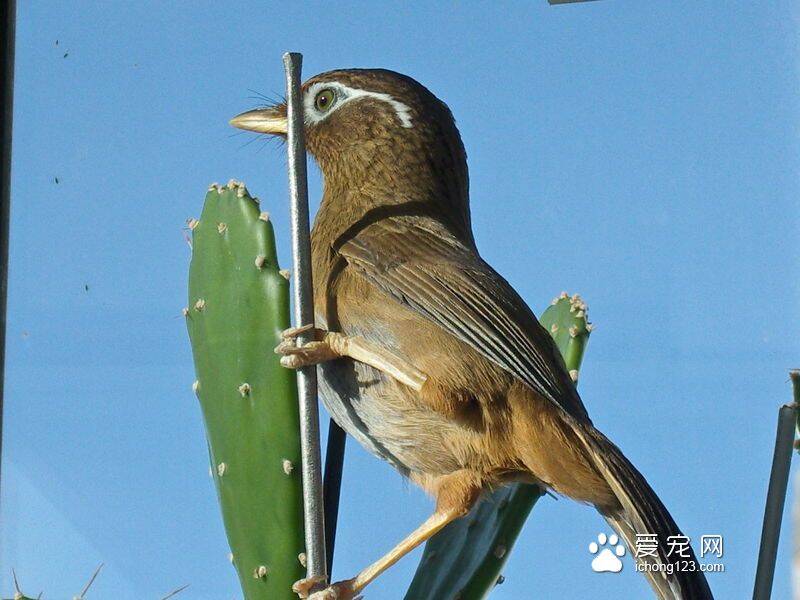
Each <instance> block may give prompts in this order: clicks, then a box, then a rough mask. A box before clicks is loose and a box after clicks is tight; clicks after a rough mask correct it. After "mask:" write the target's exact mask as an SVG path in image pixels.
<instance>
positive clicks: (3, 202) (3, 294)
mask: <svg viewBox="0 0 800 600" xmlns="http://www.w3.org/2000/svg"><path fill="white" fill-rule="evenodd" d="M0 18H2V23H0V27H2V28H3V31H2V34H3V35H2V39H4V40H5V42H4V43H3V45H4V48H3V59H2V73H1V74H0V77H1V78H2V81H3V84H2V85H3V125H2V127H3V134H2V135H3V150H2V152H3V158H2V160H3V165H2V175H0V177H2V179H0V453H1V451H2V445H3V398H4V382H5V362H6V304H7V299H8V229H9V225H8V224H9V220H10V218H11V124H12V122H13V119H12V114H13V106H14V38H15V35H14V33H15V30H16V22H17V3H16V1H15V0H8V1H7V2H3V8H2V15H0ZM0 462H2V461H0ZM1 480H2V478H0V481H1Z"/></svg>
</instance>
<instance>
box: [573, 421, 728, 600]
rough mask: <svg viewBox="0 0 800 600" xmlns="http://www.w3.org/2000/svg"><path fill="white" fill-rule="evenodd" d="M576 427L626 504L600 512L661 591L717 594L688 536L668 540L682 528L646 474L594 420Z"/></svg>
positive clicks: (707, 598) (697, 596)
mask: <svg viewBox="0 0 800 600" xmlns="http://www.w3.org/2000/svg"><path fill="white" fill-rule="evenodd" d="M575 431H576V433H577V434H578V437H579V438H581V439H582V441H583V443H584V444H585V446H586V450H587V454H588V456H589V458H590V460H591V462H592V463H593V464H594V466H595V468H596V469H597V471H598V472H599V473H600V474H601V475H602V476H603V478H604V479H605V480H606V482H607V483H608V485H609V487H610V488H611V490H612V491H613V493H614V495H615V496H616V497H617V499H618V500H619V504H620V506H621V510H620V509H617V510H615V511H607V510H605V511H601V512H603V513H604V514H603V516H604V517H605V518H606V521H608V523H609V525H611V527H613V528H614V530H615V531H616V532H617V533H618V534H619V536H620V537H621V538H622V539H624V540H625V542H626V543H627V545H628V548H629V549H630V551H631V554H632V555H633V556H634V558H635V559H636V564H637V570H640V571H641V572H643V573H644V575H645V576H646V577H647V579H648V581H649V583H650V585H651V586H652V587H653V590H654V591H655V593H656V595H657V597H658V598H659V599H662V600H713V596H712V594H711V589H710V588H709V587H708V582H707V581H706V578H705V575H704V574H703V572H702V571H701V570H700V563H699V562H698V561H697V558H696V557H695V554H694V552H693V551H692V548H691V546H690V545H689V544H688V543H687V542H688V539H686V538H682V537H681V538H672V541H673V545H670V544H669V538H670V536H683V534H682V533H681V531H680V529H679V528H678V526H677V525H676V524H675V521H674V520H673V519H672V516H671V515H670V514H669V511H667V509H666V508H665V506H664V505H663V504H662V502H661V500H659V498H658V496H656V493H655V492H654V491H653V490H652V488H651V487H650V485H649V484H648V483H647V481H646V480H645V478H644V477H643V476H642V474H641V473H639V471H637V470H636V467H634V466H633V465H632V464H631V462H630V461H629V460H628V459H627V458H625V455H624V454H622V451H621V450H620V449H619V448H617V447H616V446H615V445H614V444H613V443H612V442H611V441H610V440H609V439H608V438H606V436H604V435H603V434H602V433H601V432H599V431H598V430H597V429H595V428H594V427H592V426H591V425H588V426H587V425H576V427H575ZM637 536H639V537H638V538H637ZM642 536H652V537H642ZM647 540H651V541H652V540H657V544H647V545H646V546H645V541H647ZM637 542H639V543H638V544H637Z"/></svg>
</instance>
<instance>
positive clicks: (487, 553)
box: [405, 293, 591, 600]
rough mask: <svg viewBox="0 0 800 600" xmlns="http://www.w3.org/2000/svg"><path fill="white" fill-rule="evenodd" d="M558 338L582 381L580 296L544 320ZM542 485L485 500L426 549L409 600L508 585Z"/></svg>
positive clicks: (465, 599)
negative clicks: (505, 573) (514, 553)
mask: <svg viewBox="0 0 800 600" xmlns="http://www.w3.org/2000/svg"><path fill="white" fill-rule="evenodd" d="M539 321H540V322H541V324H542V325H543V326H544V327H545V329H547V330H548V331H549V332H550V334H551V335H552V336H553V339H554V340H555V342H556V345H557V346H558V349H559V350H560V351H561V354H562V356H563V357H564V362H565V363H566V366H567V369H569V372H570V375H571V376H572V379H573V381H575V382H577V380H578V370H579V369H580V364H581V360H582V359H583V352H584V350H585V348H586V342H587V341H588V339H589V333H590V332H591V325H590V324H589V322H588V319H587V307H586V304H585V303H584V302H583V301H582V300H581V298H580V296H578V295H577V294H576V295H574V296H569V295H567V294H566V293H562V294H561V296H559V297H558V298H556V299H555V300H553V303H552V305H551V306H550V307H549V308H548V309H547V310H546V311H545V312H544V313H543V314H542V316H541V318H540V319H539ZM541 495H542V490H541V488H539V487H538V486H536V485H530V484H522V483H518V484H513V485H509V486H506V487H503V488H500V489H498V490H495V491H494V492H493V493H491V494H489V495H487V496H486V497H484V498H483V499H482V500H481V501H480V503H479V504H478V505H477V506H476V507H475V508H473V510H472V511H471V512H470V513H469V514H468V515H467V516H466V517H464V518H462V519H459V520H458V521H455V522H453V523H451V524H450V525H448V526H447V527H446V528H445V529H443V530H442V531H441V532H439V533H438V534H437V535H435V536H434V537H433V538H431V539H430V540H429V541H428V543H427V544H426V545H425V551H424V553H423V555H422V560H421V561H420V564H419V567H417V572H416V574H415V575H414V579H413V581H412V582H411V586H410V587H409V589H408V592H407V593H406V595H405V600H436V599H438V598H457V599H458V600H480V599H482V598H486V597H487V596H488V595H489V593H490V592H491V591H492V589H493V588H494V586H495V585H497V584H498V583H502V576H501V574H500V573H501V571H502V569H503V567H504V566H505V564H506V561H507V560H508V556H509V554H510V552H511V548H512V547H513V545H514V542H515V541H516V539H517V537H518V536H519V533H520V531H521V530H522V526H523V525H524V524H525V520H526V519H527V517H528V514H529V513H530V512H531V509H532V508H533V505H534V504H535V503H536V501H537V500H538V499H539V497H540V496H541Z"/></svg>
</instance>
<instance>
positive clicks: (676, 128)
mask: <svg viewBox="0 0 800 600" xmlns="http://www.w3.org/2000/svg"><path fill="white" fill-rule="evenodd" d="M295 4H298V6H296V7H295V8H294V9H293V12H292V14H289V13H288V12H287V9H286V6H287V4H286V3H266V2H228V3H211V2H202V3H189V2H171V3H162V2H152V1H151V2H136V3H122V2H112V3H90V2H75V3H52V2H43V1H38V0H30V1H26V2H20V3H19V5H20V6H19V19H18V30H17V44H18V50H17V74H16V101H15V102H16V105H15V125H14V127H15V129H14V136H15V137H14V165H13V203H14V204H13V216H12V223H11V235H12V245H11V276H10V298H9V316H8V319H9V320H8V328H9V329H8V365H7V384H6V385H7V387H6V391H7V405H6V414H5V417H6V423H5V440H4V452H3V470H2V474H3V478H4V480H3V485H2V493H3V496H2V522H3V527H2V538H0V542H1V543H0V585H2V591H3V593H4V594H9V593H10V592H11V591H12V585H11V581H10V568H11V567H12V566H13V567H15V568H16V570H17V573H18V574H19V576H20V578H21V581H22V583H23V585H24V586H25V588H26V589H27V591H28V593H29V594H31V593H38V591H39V590H42V589H43V590H45V591H46V595H45V597H46V598H54V599H57V598H66V597H71V596H72V595H74V594H76V593H77V592H78V591H79V590H80V588H81V587H82V585H83V583H84V582H85V580H86V579H87V578H88V577H89V575H90V574H91V572H92V570H93V569H94V567H95V566H96V565H97V564H98V563H100V562H105V563H106V568H105V571H104V572H103V574H102V575H101V576H100V577H99V578H98V580H97V582H96V584H95V587H94V588H93V591H92V594H93V595H91V596H90V597H94V598H115V599H118V600H128V599H131V600H132V599H134V598H135V599H141V598H157V597H160V596H159V594H162V595H163V594H165V593H166V592H167V591H169V590H170V589H172V588H174V587H177V586H178V585H181V584H184V583H190V584H191V587H190V588H189V590H187V591H186V592H184V596H183V597H185V598H188V599H199V600H218V599H220V598H232V597H238V594H239V592H238V588H237V583H236V580H235V577H234V574H233V572H232V569H231V566H230V564H229V563H228V560H227V552H228V549H227V546H226V542H225V538H224V532H223V530H222V526H221V520H220V517H219V511H218V508H217V505H216V499H215V496H214V491H213V488H212V484H211V481H210V479H209V478H208V475H207V469H208V465H207V454H206V450H205V441H204V437H203V429H202V423H201V418H200V412H199V408H198V406H197V403H196V400H195V398H194V396H193V394H192V393H191V382H192V381H193V380H194V374H193V367H192V361H191V354H190V348H189V344H188V339H187V335H186V331H185V328H184V323H183V320H182V318H181V316H180V310H181V307H182V306H183V305H184V303H185V296H186V292H185V290H186V275H187V268H188V260H189V249H188V247H187V245H186V243H185V241H184V232H183V231H182V227H183V224H184V221H185V219H186V218H187V217H189V216H197V215H198V214H199V212H200V209H201V203H202V198H203V196H204V193H205V188H206V186H207V184H208V183H209V182H211V181H227V179H229V178H231V177H236V178H239V179H243V180H244V181H246V182H247V183H248V185H249V187H250V188H251V189H252V190H253V192H254V193H256V194H257V195H258V196H260V197H261V198H262V201H263V202H264V203H265V204H266V205H267V206H268V210H269V211H270V212H271V214H272V216H273V220H274V222H275V223H276V226H277V228H278V230H279V243H280V250H281V257H282V261H283V263H284V265H287V264H288V262H289V246H288V235H287V232H288V230H287V226H288V216H287V209H286V175H285V164H286V160H285V157H284V154H283V150H282V149H281V148H280V147H279V146H278V145H275V144H267V145H264V144H262V142H261V141H260V140H255V141H253V143H250V144H247V142H250V141H251V140H252V139H253V138H252V136H250V135H249V134H242V135H236V134H235V132H234V131H233V130H231V129H230V128H229V126H228V125H227V121H228V119H229V118H230V117H231V116H233V115H234V114H236V113H237V112H239V111H242V110H245V109H248V108H252V107H253V106H254V105H255V104H257V103H258V101H257V100H254V99H252V98H250V96H252V95H253V94H252V93H251V92H249V91H248V89H252V90H256V91H258V92H263V93H267V94H270V93H281V92H282V90H283V85H284V84H283V73H282V66H281V53H282V52H284V51H286V50H295V51H300V52H303V53H304V54H305V69H304V72H305V74H306V76H311V75H313V74H315V73H318V72H320V71H325V70H329V69H332V68H337V67H351V66H353V67H355V66H358V67H385V68H390V69H395V70H398V71H401V72H404V73H407V74H409V75H411V76H413V77H415V78H416V79H418V80H419V81H421V82H422V83H424V84H425V85H426V86H428V87H429V88H430V89H431V90H432V91H434V92H435V93H436V94H437V95H438V96H439V97H440V98H442V99H443V100H445V101H446V102H447V103H448V104H449V105H450V107H451V108H452V110H453V112H454V114H455V116H456V119H457V121H458V124H459V127H460V130H461V133H462V136H463V138H464V142H465V145H466V148H467V151H468V154H469V165H470V174H471V190H472V211H473V220H474V227H475V234H476V238H477V241H478V244H479V247H480V249H481V251H482V253H483V255H484V256H485V258H487V259H488V260H489V261H490V262H491V263H492V264H493V265H494V266H495V267H496V268H497V269H498V270H499V271H500V272H501V273H502V274H503V275H504V276H506V277H507V278H508V279H509V280H510V281H511V282H512V284H513V285H514V286H515V287H516V288H517V289H518V290H519V291H520V293H521V294H522V296H523V297H524V298H526V300H527V301H528V302H529V304H530V305H531V306H532V307H533V308H534V310H535V311H537V312H540V311H541V310H542V309H543V308H544V307H546V306H547V304H548V302H549V301H550V299H551V298H552V297H553V296H554V295H556V294H558V293H559V292H560V291H561V290H568V291H570V292H580V293H581V294H582V295H583V296H584V298H585V299H586V300H587V302H588V304H589V306H590V316H591V318H592V320H593V321H594V322H595V323H596V325H597V328H596V330H595V332H594V334H593V335H592V339H591V342H590V345H589V348H588V351H587V355H586V358H585V363H584V364H585V367H584V369H583V371H582V375H581V377H582V379H581V393H582V396H583V398H584V401H585V403H586V405H587V407H588V409H589V412H590V414H591V415H592V417H593V419H594V421H595V423H596V424H597V425H598V426H599V427H600V428H601V429H602V430H603V431H605V433H606V434H607V435H608V436H609V437H611V438H612V439H613V440H615V441H616V442H617V443H618V445H620V446H621V447H622V448H623V449H624V450H625V452H626V453H627V454H628V456H629V457H630V458H631V459H632V460H633V461H634V462H635V463H636V464H637V465H638V467H639V468H640V469H641V470H642V471H643V472H644V473H645V474H646V475H647V477H648V479H649V480H650V482H651V484H652V485H653V487H654V488H655V489H656V490H657V491H658V492H659V493H660V494H661V496H662V498H663V500H664V501H665V503H666V504H667V506H668V507H669V508H670V510H671V511H672V513H673V515H674V516H675V518H676V520H677V521H678V523H679V524H680V525H681V527H682V528H683V529H684V530H685V531H686V532H687V533H688V534H689V535H691V536H693V537H694V538H698V537H699V536H700V535H701V534H716V533H719V534H722V535H723V536H724V539H725V557H724V563H725V566H726V573H724V574H713V575H710V576H709V579H710V583H711V585H712V587H713V589H714V590H715V592H716V594H717V596H718V597H719V598H741V597H746V596H749V594H750V590H751V587H752V581H753V575H754V568H755V562H756V554H757V551H758V536H759V531H760V526H761V516H762V510H763V500H764V494H765V489H766V482H767V477H768V472H769V467H770V461H771V455H772V443H773V439H774V429H775V421H776V414H777V407H778V405H779V404H780V403H782V402H785V401H787V400H788V399H789V397H790V390H789V386H788V383H787V375H786V374H787V370H788V369H789V368H791V367H797V366H798V363H799V362H800V360H798V352H799V351H800V343H799V342H798V338H797V331H796V323H797V322H798V316H800V315H799V314H798V308H797V307H798V306H800V304H799V303H798V301H800V289H799V288H798V277H797V273H798V267H799V266H800V245H799V244H798V241H797V240H798V232H799V231H798V230H799V229H800V228H799V227H798V225H800V209H798V202H797V198H798V197H800V181H799V180H798V171H799V169H798V167H800V164H799V163H800V159H799V158H798V157H800V153H799V152H798V150H800V144H798V135H797V134H798V130H797V129H798V128H797V123H798V115H800V111H799V110H798V109H799V108H800V107H799V106H798V102H799V101H798V96H797V88H798V61H797V58H798V39H800V38H799V37H798V8H797V5H796V3H794V2H791V0H778V1H776V2H770V3H752V2H747V1H744V0H736V1H730V2H724V3H722V2H694V1H690V0H674V1H671V2H657V1H655V0H647V1H634V0H615V1H611V0H608V1H600V2H592V3H588V4H581V5H567V6H558V7H550V6H548V5H547V4H546V2H545V0H526V1H519V2H504V3H493V4H491V5H490V4H489V3H477V2H473V3H466V2H462V3H445V2H414V3H400V2H396V3H379V2H360V3H359V2H336V3H333V2H304V3H295ZM757 4H758V5H760V6H756V5H757ZM223 5H224V7H223ZM56 40H58V45H56ZM64 54H67V56H66V57H64ZM56 178H58V183H56V181H55V180H56ZM310 184H311V196H312V203H313V204H315V205H316V203H317V202H318V199H319V195H320V181H319V176H318V174H317V173H316V171H315V169H313V168H312V169H311V181H310ZM87 286H88V289H87ZM344 485H345V488H344V495H343V505H342V515H341V518H340V533H339V537H338V538H337V542H338V550H337V555H336V556H337V562H336V565H335V573H334V575H335V576H336V577H338V578H342V577H348V576H351V575H353V574H354V573H355V572H356V571H357V570H358V569H359V568H361V567H362V566H364V565H366V564H367V563H368V562H370V561H371V560H373V559H375V558H376V557H377V556H379V555H380V554H381V553H382V552H384V551H385V550H386V549H387V548H388V547H390V546H391V545H392V544H393V543H394V542H395V541H397V540H399V539H400V538H401V537H403V536H404V535H405V534H406V533H407V532H409V531H410V530H411V529H413V528H414V527H416V525H417V524H418V523H419V522H421V521H422V520H423V519H424V518H425V516H427V514H428V512H429V511H430V510H431V505H430V502H429V500H428V499H427V498H425V497H424V495H423V494H422V493H421V492H419V491H418V490H416V489H415V488H413V486H411V485H410V484H407V483H405V482H404V481H402V479H401V478H400V477H399V475H397V474H396V473H394V472H393V471H392V470H391V469H390V468H389V467H388V466H386V465H385V464H383V463H380V462H379V461H377V460H376V459H374V458H372V457H371V456H369V455H368V454H366V453H365V452H364V451H363V450H362V449H360V448H359V447H357V445H356V444H354V443H351V444H350V445H349V447H348V455H347V465H346V472H345V482H344ZM791 499H792V496H791V495H790V502H791ZM787 515H788V507H787ZM600 531H606V526H605V523H604V521H603V520H602V519H601V518H600V517H599V516H598V515H597V514H596V513H595V512H594V511H592V510H591V509H588V508H586V507H582V506H579V505H576V504H574V503H572V502H571V501H569V500H566V499H561V500H558V501H556V500H553V499H551V498H546V499H543V500H542V501H541V502H540V504H539V505H538V506H537V507H536V509H535V510H534V513H533V515H532V517H531V519H530V521H529V523H528V524H527V526H526V528H525V531H524V532H523V535H522V537H521V539H520V541H519V543H518V545H517V547H516V549H515V550H514V552H513V554H512V556H511V559H510V561H509V564H508V566H507V568H506V571H505V576H506V581H505V583H504V584H503V585H502V586H501V587H499V588H497V590H496V592H495V594H494V595H493V596H492V597H493V598H500V599H504V598H507V599H511V598H554V597H559V598H568V599H571V598H576V599H577V598H587V597H594V596H591V594H594V595H595V596H596V597H603V596H604V595H607V596H609V597H617V598H646V597H649V596H648V588H647V587H646V584H645V582H644V579H643V578H642V577H641V576H640V575H637V574H636V573H634V572H633V568H632V564H631V562H630V560H629V559H626V560H627V561H628V562H627V563H626V565H625V569H624V570H623V572H622V573H621V574H619V575H598V574H594V573H592V572H591V570H590V568H589V564H590V560H591V555H589V553H588V550H587V547H588V544H589V542H591V541H592V540H593V539H594V538H595V537H596V535H597V534H598V533H599V532H600ZM788 531H789V530H788V529H786V528H785V529H784V536H783V540H782V543H781V548H780V555H779V562H778V570H777V575H776V592H775V597H783V598H786V597H788V596H789V565H790V554H791V552H790V545H789V543H788V540H789V538H790V536H789V534H788ZM417 558H418V554H415V555H413V556H411V557H409V558H407V559H405V560H403V561H402V562H401V563H400V564H399V565H397V566H396V567H395V568H393V569H392V570H391V571H389V572H388V573H387V574H386V575H385V576H383V577H381V578H380V579H379V580H378V581H377V582H376V583H375V584H373V585H372V586H370V588H368V593H367V598H377V599H380V600H394V599H396V598H401V597H402V591H403V590H404V589H405V587H406V585H407V583H408V581H409V580H410V578H411V575H412V573H413V570H414V568H415V566H416V559H417Z"/></svg>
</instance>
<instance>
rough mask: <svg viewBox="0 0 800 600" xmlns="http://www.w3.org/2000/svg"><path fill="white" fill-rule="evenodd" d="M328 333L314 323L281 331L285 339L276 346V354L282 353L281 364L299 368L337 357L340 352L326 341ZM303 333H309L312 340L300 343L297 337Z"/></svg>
mask: <svg viewBox="0 0 800 600" xmlns="http://www.w3.org/2000/svg"><path fill="white" fill-rule="evenodd" d="M326 333H327V332H325V331H323V330H322V329H317V328H316V327H314V326H313V325H302V326H300V327H290V328H289V329H285V330H284V331H283V332H282V333H281V337H282V338H283V341H282V342H281V343H280V344H278V345H277V346H276V347H275V354H280V355H281V365H283V366H284V367H287V368H289V369H299V368H301V367H307V366H309V365H317V364H319V363H321V362H325V361H328V360H332V359H334V358H337V357H338V356H339V354H338V353H337V352H335V351H334V350H333V348H331V346H330V344H329V343H328V342H327V341H325V336H326ZM302 334H309V336H308V337H310V338H311V340H312V341H310V342H305V343H304V344H298V341H297V338H298V337H299V336H300V335H302Z"/></svg>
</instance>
